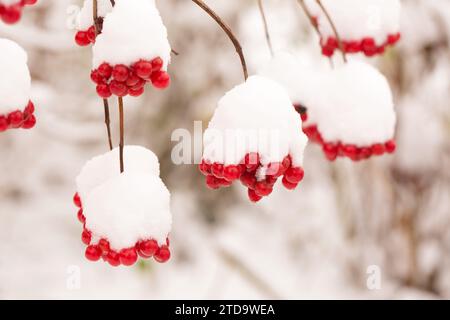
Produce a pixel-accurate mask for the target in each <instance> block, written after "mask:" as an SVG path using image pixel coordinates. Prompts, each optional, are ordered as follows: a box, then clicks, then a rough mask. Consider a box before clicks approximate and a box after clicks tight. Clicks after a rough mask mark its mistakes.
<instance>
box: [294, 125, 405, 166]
mask: <svg viewBox="0 0 450 320" xmlns="http://www.w3.org/2000/svg"><path fill="white" fill-rule="evenodd" d="M303 132H304V133H305V134H306V135H307V136H308V138H309V139H310V140H311V141H312V142H314V143H317V144H320V145H321V146H322V149H323V152H324V153H325V156H326V157H327V159H328V160H330V161H335V160H336V159H337V158H338V157H347V158H350V159H351V160H353V161H361V160H366V159H369V158H371V157H372V156H382V155H383V154H385V153H389V154H391V153H394V152H395V149H396V144H395V141H394V140H390V141H388V142H385V143H377V144H373V145H371V146H364V147H360V146H356V145H353V144H344V143H342V142H326V141H324V139H323V137H322V135H321V134H320V132H319V130H318V128H317V126H316V125H310V126H306V127H304V128H303Z"/></svg>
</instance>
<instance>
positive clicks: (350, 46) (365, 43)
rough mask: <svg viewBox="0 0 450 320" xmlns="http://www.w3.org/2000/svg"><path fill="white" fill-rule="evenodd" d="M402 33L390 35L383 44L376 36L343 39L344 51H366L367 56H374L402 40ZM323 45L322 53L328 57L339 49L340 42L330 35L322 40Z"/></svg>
mask: <svg viewBox="0 0 450 320" xmlns="http://www.w3.org/2000/svg"><path fill="white" fill-rule="evenodd" d="M400 37H401V35H400V33H397V34H390V35H388V37H387V39H386V41H385V42H384V43H383V44H382V45H377V43H376V42H375V39H374V38H371V37H367V38H364V39H362V40H360V41H359V40H355V41H345V40H344V41H342V45H343V47H344V51H345V52H346V53H359V52H362V53H364V54H365V55H366V56H367V57H373V56H375V55H377V54H383V53H384V51H385V50H386V48H387V47H388V46H393V45H395V44H396V43H397V42H398V41H399V40H400ZM320 45H321V46H322V54H323V55H324V56H327V57H331V56H333V54H334V52H335V51H336V50H338V49H339V42H338V40H337V39H336V38H335V37H329V38H327V39H326V40H324V39H322V40H321V41H320Z"/></svg>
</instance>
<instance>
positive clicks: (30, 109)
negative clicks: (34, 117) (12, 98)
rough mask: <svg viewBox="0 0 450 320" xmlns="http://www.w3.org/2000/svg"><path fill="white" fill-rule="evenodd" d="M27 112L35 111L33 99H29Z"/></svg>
mask: <svg viewBox="0 0 450 320" xmlns="http://www.w3.org/2000/svg"><path fill="white" fill-rule="evenodd" d="M25 113H27V114H32V113H34V104H33V102H31V101H28V104H27V106H26V107H25Z"/></svg>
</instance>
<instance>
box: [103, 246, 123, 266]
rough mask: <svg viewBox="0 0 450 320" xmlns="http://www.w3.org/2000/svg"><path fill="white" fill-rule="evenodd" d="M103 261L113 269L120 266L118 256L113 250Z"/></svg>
mask: <svg viewBox="0 0 450 320" xmlns="http://www.w3.org/2000/svg"><path fill="white" fill-rule="evenodd" d="M105 259H106V261H107V262H108V263H109V264H110V265H111V266H113V267H118V266H120V255H119V254H118V253H117V252H116V251H114V250H110V251H109V252H108V254H107V255H106V257H105Z"/></svg>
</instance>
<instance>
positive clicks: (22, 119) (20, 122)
mask: <svg viewBox="0 0 450 320" xmlns="http://www.w3.org/2000/svg"><path fill="white" fill-rule="evenodd" d="M35 124H36V117H35V116H34V104H33V102H31V101H30V102H28V105H27V106H26V107H25V109H24V110H23V111H20V110H17V111H13V112H10V113H9V114H7V115H0V132H4V131H6V130H8V129H19V128H22V129H31V128H33V127H34V126H35Z"/></svg>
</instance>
